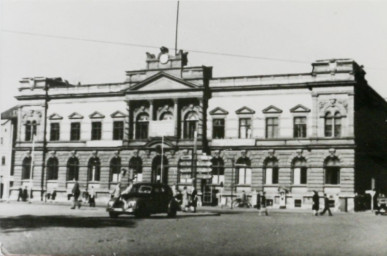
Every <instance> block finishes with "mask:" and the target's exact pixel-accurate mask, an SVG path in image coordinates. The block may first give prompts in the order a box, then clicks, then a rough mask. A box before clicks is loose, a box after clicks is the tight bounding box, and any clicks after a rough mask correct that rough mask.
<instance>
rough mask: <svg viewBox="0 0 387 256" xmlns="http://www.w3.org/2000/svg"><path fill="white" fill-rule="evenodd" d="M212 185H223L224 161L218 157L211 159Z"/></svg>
mask: <svg viewBox="0 0 387 256" xmlns="http://www.w3.org/2000/svg"><path fill="white" fill-rule="evenodd" d="M211 164H212V167H211V168H212V170H211V174H212V184H224V161H223V159H222V158H220V157H214V158H212V159H211Z"/></svg>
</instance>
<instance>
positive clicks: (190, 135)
mask: <svg viewBox="0 0 387 256" xmlns="http://www.w3.org/2000/svg"><path fill="white" fill-rule="evenodd" d="M196 127H197V121H191V120H189V121H185V123H184V128H185V129H184V139H194V138H195V131H196Z"/></svg>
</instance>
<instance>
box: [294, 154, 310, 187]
mask: <svg viewBox="0 0 387 256" xmlns="http://www.w3.org/2000/svg"><path fill="white" fill-rule="evenodd" d="M307 171H308V168H307V167H306V160H305V158H303V157H301V158H295V159H293V161H292V183H293V185H305V184H306V183H307Z"/></svg>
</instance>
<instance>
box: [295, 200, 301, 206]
mask: <svg viewBox="0 0 387 256" xmlns="http://www.w3.org/2000/svg"><path fill="white" fill-rule="evenodd" d="M301 204H302V202H301V199H294V207H297V208H298V207H301Z"/></svg>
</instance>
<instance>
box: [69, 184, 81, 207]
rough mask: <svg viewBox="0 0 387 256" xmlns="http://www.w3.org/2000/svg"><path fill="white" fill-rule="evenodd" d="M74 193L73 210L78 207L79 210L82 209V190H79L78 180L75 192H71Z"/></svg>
mask: <svg viewBox="0 0 387 256" xmlns="http://www.w3.org/2000/svg"><path fill="white" fill-rule="evenodd" d="M71 192H72V193H73V197H74V198H73V207H71V209H75V207H77V206H78V209H79V208H81V204H80V202H79V200H78V198H79V195H80V194H81V190H80V189H79V183H78V181H77V180H75V183H74V187H73V190H72V191H71Z"/></svg>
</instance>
